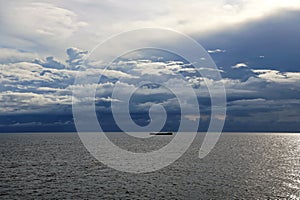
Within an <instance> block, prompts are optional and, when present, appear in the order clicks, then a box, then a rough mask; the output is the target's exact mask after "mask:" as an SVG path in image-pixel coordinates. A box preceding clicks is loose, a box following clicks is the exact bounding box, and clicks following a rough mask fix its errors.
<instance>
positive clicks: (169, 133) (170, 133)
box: [150, 132, 173, 135]
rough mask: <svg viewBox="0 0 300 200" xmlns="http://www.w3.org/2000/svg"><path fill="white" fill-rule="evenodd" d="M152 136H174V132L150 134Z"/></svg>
mask: <svg viewBox="0 0 300 200" xmlns="http://www.w3.org/2000/svg"><path fill="white" fill-rule="evenodd" d="M150 135H173V132H158V133H150Z"/></svg>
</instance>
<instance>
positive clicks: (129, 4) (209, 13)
mask: <svg viewBox="0 0 300 200" xmlns="http://www.w3.org/2000/svg"><path fill="white" fill-rule="evenodd" d="M153 5H159V6H153ZM286 9H298V10H299V9H300V0H289V1H282V0H273V1H269V0H247V1H224V0H202V1H198V0H187V1H179V0H172V1H170V0H154V1H151V2H148V1H136V0H129V1H126V2H120V1H111V0H110V1H108V0H107V1H96V0H89V1H82V0H74V1H72V3H70V2H68V1H58V0H54V1H50V0H43V1H40V2H39V3H37V2H32V1H21V0H16V1H6V2H5V3H4V2H3V3H1V5H0V18H1V22H0V23H1V24H0V25H1V27H2V29H1V32H0V41H1V43H2V45H5V46H18V47H19V48H20V49H26V50H31V51H32V50H36V49H37V48H38V49H39V52H40V53H44V54H45V52H46V53H48V54H49V53H50V54H51V55H55V56H59V58H62V55H63V51H64V49H66V48H67V47H69V46H77V47H80V48H84V49H89V50H90V49H92V48H93V47H94V46H95V45H96V44H98V43H99V42H101V41H103V40H105V39H106V38H108V37H110V36H111V35H113V34H117V33H120V32H122V31H128V30H132V29H136V28H144V27H164V28H172V29H175V30H178V31H182V32H183V33H186V34H190V35H199V34H207V33H210V32H214V31H216V30H218V29H222V28H228V27H230V28H231V27H233V26H234V27H236V26H238V25H239V24H243V23H246V22H248V21H250V20H253V19H258V18H263V17H266V16H268V15H270V14H273V13H275V12H277V11H280V10H286ZM133 39H134V38H133ZM211 51H214V50H211ZM212 53H213V52H212Z"/></svg>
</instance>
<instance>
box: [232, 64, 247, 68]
mask: <svg viewBox="0 0 300 200" xmlns="http://www.w3.org/2000/svg"><path fill="white" fill-rule="evenodd" d="M245 67H248V65H247V64H245V63H237V64H236V65H234V66H232V67H231V68H232V69H239V68H245Z"/></svg>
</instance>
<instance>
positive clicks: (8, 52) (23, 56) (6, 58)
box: [0, 48, 38, 64]
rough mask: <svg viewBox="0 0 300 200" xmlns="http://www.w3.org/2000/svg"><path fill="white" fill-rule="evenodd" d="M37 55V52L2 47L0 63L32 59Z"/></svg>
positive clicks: (0, 49)
mask: <svg viewBox="0 0 300 200" xmlns="http://www.w3.org/2000/svg"><path fill="white" fill-rule="evenodd" d="M37 57H38V54H37V53H31V52H24V51H20V50H17V49H11V48H0V64H1V63H2V64H4V63H14V62H21V61H31V60H33V59H34V58H37Z"/></svg>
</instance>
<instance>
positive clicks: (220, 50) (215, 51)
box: [207, 49, 226, 54]
mask: <svg viewBox="0 0 300 200" xmlns="http://www.w3.org/2000/svg"><path fill="white" fill-rule="evenodd" d="M207 52H208V53H211V54H212V53H225V52H226V50H222V49H214V50H207Z"/></svg>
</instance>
